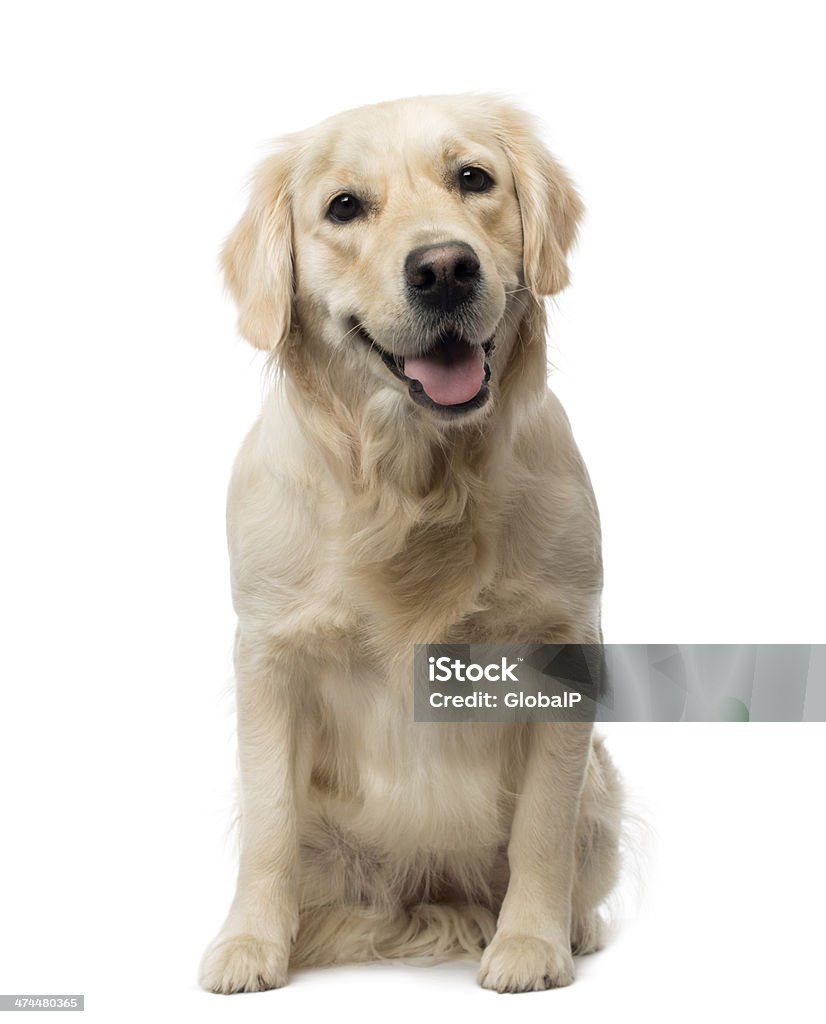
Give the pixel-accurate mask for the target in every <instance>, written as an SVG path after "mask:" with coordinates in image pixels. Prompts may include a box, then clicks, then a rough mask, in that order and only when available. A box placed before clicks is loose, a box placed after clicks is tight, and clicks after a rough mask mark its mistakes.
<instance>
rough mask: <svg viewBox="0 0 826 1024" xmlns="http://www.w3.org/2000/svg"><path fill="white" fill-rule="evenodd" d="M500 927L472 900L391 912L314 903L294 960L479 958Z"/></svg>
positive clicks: (305, 915) (296, 963) (307, 963)
mask: <svg viewBox="0 0 826 1024" xmlns="http://www.w3.org/2000/svg"><path fill="white" fill-rule="evenodd" d="M495 930H496V918H495V916H494V915H493V913H492V912H491V911H490V910H488V909H487V908H486V907H481V906H475V905H472V904H467V905H462V906H452V905H443V904H438V905H434V904H427V903H424V904H421V905H420V906H417V907H413V908H411V909H410V910H402V909H398V910H396V911H390V912H388V911H386V910H384V909H383V908H378V907H364V906H349V907H348V906H330V907H314V908H312V909H307V910H304V911H303V912H302V914H301V924H300V927H299V932H298V939H297V940H296V943H295V945H294V946H293V949H292V953H291V955H290V965H291V966H293V967H311V966H312V967H319V966H322V965H327V964H347V963H350V964H352V963H364V962H366V961H372V960H390V959H394V960H396V959H401V960H410V961H425V962H427V963H437V962H438V961H440V960H447V959H466V960H478V959H479V957H480V956H481V954H482V950H483V949H484V948H485V946H486V945H488V943H489V942H490V941H491V939H492V938H493V933H494V931H495Z"/></svg>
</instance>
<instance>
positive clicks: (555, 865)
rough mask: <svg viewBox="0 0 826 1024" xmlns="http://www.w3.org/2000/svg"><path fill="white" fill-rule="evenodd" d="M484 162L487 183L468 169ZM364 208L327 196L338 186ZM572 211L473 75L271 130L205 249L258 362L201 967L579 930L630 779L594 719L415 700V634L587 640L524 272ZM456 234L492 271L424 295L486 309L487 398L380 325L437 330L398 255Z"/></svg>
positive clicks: (516, 949)
mask: <svg viewBox="0 0 826 1024" xmlns="http://www.w3.org/2000/svg"><path fill="white" fill-rule="evenodd" d="M468 165H472V166H474V167H477V166H481V167H482V168H484V169H485V170H486V171H487V172H488V173H489V174H490V175H491V177H492V179H493V181H494V183H495V184H494V186H493V187H492V188H491V189H490V190H489V191H487V192H481V193H465V192H462V191H461V189H459V188H458V187H457V185H456V176H457V174H458V173H460V169H461V168H464V167H467V166H468ZM341 192H349V193H352V194H356V195H357V196H359V197H360V198H361V199H362V201H363V204H364V212H363V215H362V216H360V217H358V218H357V219H356V220H354V221H353V222H352V223H346V224H342V223H333V222H331V220H330V219H329V216H328V207H329V204H330V201H331V198H333V197H335V196H336V195H337V194H339V193H341ZM580 214H581V205H580V201H579V198H578V196H577V194H576V192H575V191H574V189H573V187H572V185H571V183H570V181H569V179H568V177H567V175H566V174H565V172H564V171H563V170H562V169H561V168H560V167H559V165H558V164H557V163H556V162H555V161H554V159H553V158H552V157H551V156H550V155H549V153H548V152H547V151H546V150H545V149H544V148H543V146H542V145H541V143H540V142H539V141H538V140H537V137H536V135H535V132H534V130H533V126H532V124H531V122H530V120H529V119H528V118H527V117H526V116H525V115H524V114H522V113H521V112H519V111H518V110H516V109H514V108H513V107H512V106H510V105H509V104H507V103H504V102H501V101H499V100H497V99H494V98H489V97H475V96H459V97H430V98H419V99H412V100H403V101H398V102H394V103H386V104H379V105H376V106H372V107H365V108H362V109H360V110H355V111H350V112H347V113H345V114H342V115H340V116H338V117H335V118H332V119H331V120H329V121H326V122H324V123H323V124H321V125H320V126H318V127H316V128H314V129H311V130H309V131H307V132H302V133H300V134H297V135H294V136H290V137H288V138H287V139H285V140H284V141H283V143H282V145H281V146H280V148H279V149H278V151H277V152H276V153H275V155H274V156H272V157H270V158H269V159H268V160H266V161H265V162H264V163H263V164H262V166H261V167H260V168H259V170H258V172H257V175H256V177H255V180H254V186H253V191H252V196H251V201H250V204H249V208H248V209H247V211H246V213H245V214H244V216H243V218H242V219H241V222H240V224H239V225H238V227H237V228H236V229H235V231H234V232H233V234H232V235H231V236H230V238H229V239H228V241H227V243H226V246H225V249H224V252H223V266H224V270H225V274H226V280H227V283H228V286H229V289H230V291H231V292H232V294H233V296H234V298H235V300H236V302H237V304H238V307H239V310H240V330H241V332H242V333H243V334H244V336H245V337H246V338H247V339H248V340H249V341H251V342H252V343H253V344H254V345H257V346H258V347H260V348H263V349H267V350H268V351H269V352H270V353H271V359H272V363H273V365H274V367H275V368H276V370H277V383H276V386H275V388H274V389H273V394H272V396H271V397H270V398H269V399H268V400H267V402H266V404H265V408H264V410H263V413H262V415H261V418H260V420H259V422H258V423H257V424H256V426H255V427H254V428H253V430H252V432H251V433H250V435H249V436H248V437H247V439H246V441H245V443H244V445H243V448H242V450H241V453H240V455H239V457H238V461H237V464H236V466H235V471H234V475H233V480H232V484H231V489H230V496H229V544H230V554H231V563H232V581H233V593H234V601H235V607H236V609H237V613H238V619H239V624H238V633H237V642H236V670H237V686H238V689H237V697H238V733H239V749H240V769H241V861H240V869H239V875H238V885H237V892H236V895H235V899H234V901H233V903H232V907H231V909H230V912H229V916H228V918H227V921H226V923H225V924H224V927H223V929H222V931H221V932H220V934H219V936H218V937H217V939H216V940H215V941H214V943H213V944H212V945H211V946H210V947H209V949H208V950H207V952H206V955H205V957H204V960H203V963H202V966H201V983H202V984H203V985H204V986H205V987H206V988H208V989H211V990H212V991H215V992H238V991H255V990H258V989H265V988H275V987H278V986H280V985H283V984H284V983H285V981H286V979H287V970H288V964H289V965H306V964H328V963H341V962H353V961H359V960H368V959H374V958H384V957H441V956H455V955H471V956H476V957H478V956H480V955H481V959H482V964H481V971H480V981H481V983H482V985H484V986H485V987H487V988H492V989H496V990H498V991H500V992H504V991H508V992H513V991H525V990H532V989H542V988H549V987H554V986H559V985H566V984H568V983H569V982H570V981H571V980H572V979H573V974H574V964H573V959H572V953H577V952H579V953H585V952H588V951H590V950H593V949H596V948H598V946H599V945H600V941H601V934H602V919H601V917H600V914H599V912H598V907H599V906H600V905H601V904H602V903H603V901H604V900H605V898H606V897H607V895H608V894H609V892H610V890H611V889H612V887H613V885H614V882H615V879H616V874H617V862H618V856H617V843H618V832H619V823H620V804H621V799H620V789H619V784H618V780H617V776H616V773H615V771H614V768H613V766H612V764H611V762H610V760H609V758H608V755H607V753H606V751H605V749H604V748H603V746H602V744H601V742H600V740H599V739H598V738H595V737H593V735H592V730H591V727H590V725H587V724H582V725H574V724H566V725H504V724H502V725H495V724H485V725H482V724H457V725H446V724H440V725H417V724H415V723H414V721H413V711H412V696H413V685H412V651H413V644H414V643H416V642H431V643H435V642H475V643H495V642H531V641H535V642H584V643H592V642H599V641H600V639H601V634H600V621H599V600H600V589H601V578H602V570H601V555H600V536H599V522H598V516H597V510H596V506H595V503H594V498H593V495H592V492H591V487H590V484H589V481H588V476H587V473H586V471H585V468H584V466H583V463H582V460H581V458H580V455H579V453H578V451H577V448H576V446H575V444H574V441H573V439H572V436H571V432H570V428H569V425H568V421H567V419H566V417H565V414H564V412H563V411H562V409H561V407H560V405H559V402H558V401H557V399H556V398H555V397H554V396H553V395H552V394H551V393H550V392H549V391H548V388H547V384H546V348H545V315H544V308H543V302H542V297H543V296H545V295H548V294H553V293H555V292H558V291H559V290H560V289H562V288H563V287H564V286H565V285H566V283H567V281H568V268H567V264H566V253H567V251H568V249H569V247H570V246H571V244H572V242H573V240H574V236H575V233H576V227H577V222H578V219H579V217H580ZM446 240H458V241H460V242H463V243H466V244H467V245H469V246H471V247H472V248H473V249H474V250H475V252H476V254H477V255H478V259H479V263H480V275H481V284H480V288H479V290H478V294H476V297H475V298H474V301H473V303H472V304H471V305H470V306H469V308H468V309H464V307H463V312H462V313H461V316H460V317H459V316H457V317H454V318H453V320H450V318H447V319H445V318H442V320H440V322H439V323H440V329H441V328H443V327H444V325H445V323H447V322H448V321H449V322H450V323H455V324H456V325H457V328H456V329H457V330H461V332H462V334H463V336H464V337H466V338H468V340H469V341H470V342H472V343H474V344H479V345H481V344H482V342H484V341H485V340H486V339H490V338H492V339H493V340H494V342H495V348H494V350H493V352H492V354H491V355H490V359H489V363H490V373H491V377H490V384H489V390H490V397H489V399H488V400H487V402H485V403H484V404H483V405H482V406H481V407H480V408H474V409H469V410H468V411H464V412H461V411H460V412H452V411H451V410H441V409H436V408H428V407H427V406H426V405H422V404H420V403H419V402H417V401H414V400H413V392H412V391H411V390H410V389H409V388H408V387H407V385H406V382H405V381H404V380H402V379H400V378H399V377H398V376H397V375H394V373H393V372H391V370H390V369H389V368H388V365H387V364H386V361H384V360H383V359H382V358H381V356H380V354H379V353H380V352H381V351H382V350H383V351H384V352H385V353H389V354H390V355H391V356H395V357H398V358H402V357H405V356H407V357H410V356H412V355H413V354H415V353H420V352H422V351H423V350H424V349H426V348H427V347H428V346H429V345H431V344H433V339H434V337H435V336H436V333H437V332H436V328H435V327H434V326H433V323H432V322H431V321H430V320H428V319H427V318H426V317H422V316H421V315H420V314H419V313H418V312H417V310H416V308H415V306H414V304H412V303H411V301H410V298H409V294H408V293H407V292H406V290H405V286H404V273H403V266H404V262H405V259H406V257H407V254H408V253H409V252H410V251H411V250H413V249H415V248H416V247H419V246H423V245H438V244H441V243H443V242H445V241H446Z"/></svg>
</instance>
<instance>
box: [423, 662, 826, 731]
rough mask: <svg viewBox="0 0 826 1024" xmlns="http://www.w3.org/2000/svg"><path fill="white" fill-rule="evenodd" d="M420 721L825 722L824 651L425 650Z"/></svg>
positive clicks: (825, 673) (825, 669) (825, 681)
mask: <svg viewBox="0 0 826 1024" xmlns="http://www.w3.org/2000/svg"><path fill="white" fill-rule="evenodd" d="M413 685H414V707H415V717H416V721H419V722H519V721H535V722H572V721H591V722H593V721H612V722H681V721H682V722H726V721H728V722H747V721H752V722H804V721H808V722H820V721H826V645H824V644H684V645H679V644H605V645H599V644H511V645H503V644H421V645H416V647H415V649H414V657H413Z"/></svg>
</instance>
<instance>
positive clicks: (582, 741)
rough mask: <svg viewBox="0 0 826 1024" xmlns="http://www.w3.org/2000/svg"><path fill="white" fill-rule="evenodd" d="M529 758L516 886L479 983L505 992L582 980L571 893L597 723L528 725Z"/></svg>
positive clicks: (515, 834)
mask: <svg viewBox="0 0 826 1024" xmlns="http://www.w3.org/2000/svg"><path fill="white" fill-rule="evenodd" d="M528 729H529V730H530V731H529V739H528V743H529V746H528V754H527V760H526V765H525V774H524V781H523V785H522V787H521V791H520V793H519V795H518V801H517V805H516V811H515V814H514V819H513V824H512V828H511V837H510V842H509V844H508V862H509V866H510V881H509V883H508V889H507V893H506V894H505V899H504V901H503V903H502V909H501V911H500V914H499V921H498V923H497V928H496V934H495V935H494V937H493V941H492V942H491V944H490V945H489V946H488V948H487V949H486V950H485V953H484V955H483V957H482V966H481V969H480V972H479V981H480V984H481V985H482V986H483V987H484V988H490V989H495V990H496V991H497V992H530V991H535V990H537V989H546V988H557V987H560V986H562V985H569V984H570V983H571V982H572V981H573V980H574V962H573V958H572V956H571V941H570V933H571V895H572V891H573V884H574V857H575V835H576V824H577V815H578V812H579V800H580V795H581V793H582V788H583V784H584V781H585V773H586V769H587V765H588V757H589V754H590V749H591V725H590V723H581V724H580V723H575V724H573V723H564V724H540V723H533V724H531V725H529V726H528Z"/></svg>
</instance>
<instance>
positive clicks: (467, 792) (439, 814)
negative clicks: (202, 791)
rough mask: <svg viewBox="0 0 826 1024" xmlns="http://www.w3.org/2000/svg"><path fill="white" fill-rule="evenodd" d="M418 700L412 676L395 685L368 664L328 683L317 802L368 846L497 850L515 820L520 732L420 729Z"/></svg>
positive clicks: (441, 727)
mask: <svg viewBox="0 0 826 1024" xmlns="http://www.w3.org/2000/svg"><path fill="white" fill-rule="evenodd" d="M412 692H413V680H412V671H411V677H410V679H409V680H394V681H393V682H392V683H388V681H387V680H386V679H385V680H382V679H381V678H379V677H377V676H374V675H373V674H372V673H371V670H370V669H369V667H368V666H367V665H366V664H365V665H364V666H362V667H361V668H359V666H357V665H354V666H353V668H352V670H351V671H349V672H347V673H346V674H344V675H342V674H340V673H339V674H337V675H336V676H335V677H333V676H332V675H331V676H330V678H329V679H327V680H325V681H320V704H321V716H322V721H321V723H320V730H319V737H320V740H321V742H320V743H319V745H318V747H317V751H316V758H315V766H314V772H313V780H314V784H315V790H316V799H317V800H318V801H319V802H320V803H323V804H324V805H325V808H326V810H325V813H326V814H328V815H332V816H333V817H335V818H336V819H337V824H339V825H340V826H341V827H343V828H345V829H347V830H348V831H351V832H352V833H353V834H354V835H355V836H357V837H358V839H359V840H360V842H362V843H364V844H367V845H368V846H375V847H378V848H386V847H387V845H388V843H389V844H390V846H391V847H392V846H393V845H395V844H396V843H398V844H405V845H406V846H407V848H409V849H418V850H421V851H422V852H423V853H438V852H447V851H450V850H454V849H457V848H461V847H462V846H464V845H466V844H468V843H469V842H471V840H470V837H472V845H473V846H475V847H495V846H497V845H498V844H499V843H501V842H502V841H503V839H504V838H505V836H506V834H507V824H506V823H507V820H508V818H509V815H510V813H511V810H512V808H511V806H510V801H509V797H508V795H507V794H508V792H510V791H511V790H512V783H513V779H512V772H513V770H514V763H515V751H516V750H517V749H518V742H517V737H516V735H515V734H514V732H513V729H512V727H507V726H501V727H499V726H495V725H487V726H483V727H473V726H468V725H461V726H448V725H444V724H431V723H417V722H414V720H413V710H412Z"/></svg>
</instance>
